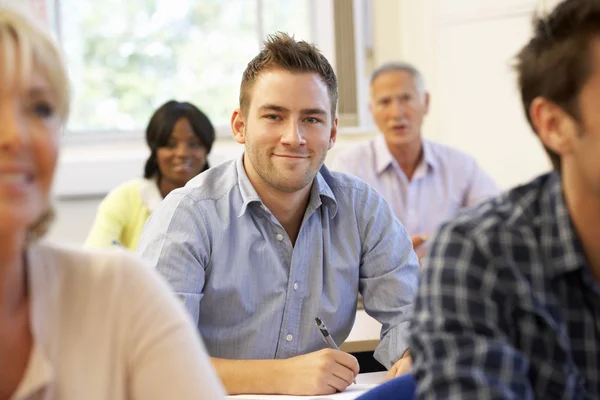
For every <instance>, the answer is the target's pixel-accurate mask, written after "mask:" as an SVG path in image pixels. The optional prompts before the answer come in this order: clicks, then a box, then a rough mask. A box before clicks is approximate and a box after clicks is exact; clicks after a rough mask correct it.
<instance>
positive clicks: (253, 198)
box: [235, 154, 337, 218]
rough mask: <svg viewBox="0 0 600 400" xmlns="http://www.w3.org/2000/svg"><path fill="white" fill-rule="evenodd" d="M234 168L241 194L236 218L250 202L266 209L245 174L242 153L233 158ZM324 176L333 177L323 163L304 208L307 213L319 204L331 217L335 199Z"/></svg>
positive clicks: (243, 212)
mask: <svg viewBox="0 0 600 400" xmlns="http://www.w3.org/2000/svg"><path fill="white" fill-rule="evenodd" d="M235 169H236V172H237V179H238V185H239V188H240V194H241V196H242V206H241V208H240V212H239V213H238V218H240V217H241V216H243V215H244V214H245V213H246V210H247V209H248V206H249V205H250V204H252V203H257V204H260V205H261V206H263V207H264V208H265V209H266V206H265V205H264V204H263V202H262V200H261V199H260V196H259V195H258V193H256V189H254V186H253V185H252V183H251V182H250V179H249V178H248V175H247V174H246V170H245V169H244V154H242V155H241V156H240V157H238V158H237V159H236V160H235ZM326 178H330V179H333V177H332V175H331V173H330V172H329V170H328V169H327V167H326V166H325V165H323V166H322V167H321V169H320V170H319V172H318V173H317V176H316V177H315V179H314V180H313V185H312V187H311V191H310V200H309V202H308V206H307V208H306V210H307V213H306V214H307V215H309V214H310V213H312V211H314V210H316V209H317V208H318V207H319V206H320V205H321V204H323V205H324V206H325V207H327V208H328V209H329V215H330V217H331V218H333V217H334V216H335V214H336V213H337V201H336V199H335V196H334V194H333V191H332V190H331V188H330V187H329V185H328V184H327V179H326Z"/></svg>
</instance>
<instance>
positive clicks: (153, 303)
mask: <svg viewBox="0 0 600 400" xmlns="http://www.w3.org/2000/svg"><path fill="white" fill-rule="evenodd" d="M67 88H68V84H67V78H66V73H65V68H64V66H63V62H62V59H61V57H60V56H59V53H58V51H57V48H56V47H55V45H54V44H53V42H52V40H51V39H50V37H49V36H48V35H47V33H45V32H43V31H42V30H40V28H39V24H38V25H36V24H35V23H33V22H32V21H30V20H29V19H28V17H26V15H25V14H24V13H23V12H19V11H16V10H14V9H12V8H11V7H9V6H8V5H7V4H5V3H2V2H0V400H5V399H18V400H25V399H27V400H33V399H44V400H50V399H63V400H69V399H86V400H95V399H110V400H119V399H157V400H158V399H201V398H204V399H219V398H223V396H224V394H223V391H222V387H221V385H220V383H219V381H218V379H217V377H216V375H215V374H214V372H213V370H212V368H211V365H210V361H209V359H208V358H207V355H206V353H205V350H204V347H203V345H202V342H201V341H200V340H199V338H198V336H197V333H196V332H195V330H194V328H193V326H192V325H191V323H190V322H189V319H188V317H187V316H186V314H185V313H184V311H183V309H182V307H181V306H180V305H179V303H178V301H177V300H176V299H175V298H174V296H173V295H171V294H170V293H169V289H168V287H167V286H166V284H165V283H163V282H162V281H161V280H160V279H159V278H157V277H156V276H155V275H154V274H153V273H152V272H151V270H150V269H148V268H145V267H144V265H140V262H139V261H138V260H137V259H136V258H134V257H133V256H131V255H129V254H127V253H126V252H124V251H118V250H115V251H112V252H87V251H78V250H73V249H67V248H61V247H57V246H54V245H51V244H46V243H42V242H40V241H39V240H38V239H39V238H40V237H41V236H42V235H43V234H44V233H45V231H46V229H47V226H48V223H49V222H50V220H51V211H50V210H51V209H50V205H49V194H50V187H51V184H52V179H53V175H54V170H55V166H56V160H57V156H58V139H59V132H60V130H61V127H62V126H63V124H64V122H65V120H66V118H67V114H68V108H69V94H68V89H67Z"/></svg>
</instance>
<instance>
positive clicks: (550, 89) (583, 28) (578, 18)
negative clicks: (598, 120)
mask: <svg viewBox="0 0 600 400" xmlns="http://www.w3.org/2000/svg"><path fill="white" fill-rule="evenodd" d="M597 37H600V1H598V0H565V1H563V2H562V3H560V4H559V5H558V6H557V7H556V8H555V9H554V11H552V13H550V14H549V15H548V16H546V17H542V18H536V19H535V21H534V34H533V38H532V39H531V40H530V41H529V43H528V44H527V45H526V46H525V47H524V48H523V49H522V50H521V51H520V52H519V54H518V55H517V59H516V61H517V62H516V70H517V73H518V80H519V88H520V90H521V100H522V102H523V107H524V109H525V115H526V116H527V120H528V121H529V124H530V125H531V126H532V128H533V129H534V130H535V127H534V126H533V123H532V120H531V116H530V115H529V108H530V107H531V103H532V102H533V100H534V99H535V98H536V97H544V98H546V99H548V100H550V101H551V102H553V103H555V104H556V105H558V106H559V107H561V108H562V109H563V110H565V112H566V113H568V114H569V115H570V116H571V117H573V118H574V119H575V120H576V121H578V122H580V111H579V104H578V99H579V93H580V92H581V89H582V88H583V86H584V85H585V83H586V82H587V80H588V79H589V77H590V75H591V72H592V62H591V61H592V60H591V51H590V47H591V46H590V45H591V43H592V41H593V39H595V38H597ZM546 152H547V153H548V155H549V156H550V160H551V161H552V164H553V166H554V168H555V169H557V170H560V157H559V155H558V154H556V153H554V152H553V151H552V150H550V149H548V148H546Z"/></svg>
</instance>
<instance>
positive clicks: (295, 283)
mask: <svg viewBox="0 0 600 400" xmlns="http://www.w3.org/2000/svg"><path fill="white" fill-rule="evenodd" d="M294 290H298V282H294Z"/></svg>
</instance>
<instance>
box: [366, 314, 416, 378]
mask: <svg viewBox="0 0 600 400" xmlns="http://www.w3.org/2000/svg"><path fill="white" fill-rule="evenodd" d="M408 324H409V322H408V321H406V322H403V323H402V324H400V325H398V326H396V327H395V328H392V329H390V330H389V331H388V332H387V334H386V335H385V336H384V337H383V339H381V343H379V346H377V349H376V350H375V353H374V354H373V357H374V358H375V359H376V360H377V361H379V363H381V365H383V366H384V367H385V368H387V369H390V368H392V366H393V365H394V364H395V363H396V362H398V360H400V358H402V355H403V354H404V352H405V351H406V350H407V349H408V341H407V338H408Z"/></svg>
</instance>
